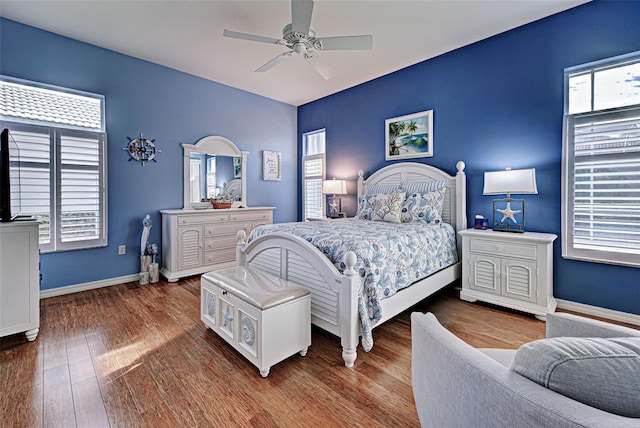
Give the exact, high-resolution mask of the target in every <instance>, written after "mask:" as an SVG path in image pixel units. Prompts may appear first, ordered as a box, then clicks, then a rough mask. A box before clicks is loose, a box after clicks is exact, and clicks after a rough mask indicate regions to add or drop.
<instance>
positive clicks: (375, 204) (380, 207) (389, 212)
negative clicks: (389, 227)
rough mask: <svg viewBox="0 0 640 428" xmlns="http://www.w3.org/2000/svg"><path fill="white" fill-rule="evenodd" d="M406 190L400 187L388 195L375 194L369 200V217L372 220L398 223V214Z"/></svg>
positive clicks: (399, 218)
mask: <svg viewBox="0 0 640 428" xmlns="http://www.w3.org/2000/svg"><path fill="white" fill-rule="evenodd" d="M405 195H406V192H404V191H403V190H401V189H398V190H396V191H395V192H393V193H391V194H390V195H375V196H374V197H373V198H372V199H370V200H369V205H370V206H371V219H372V220H373V221H386V222H389V223H400V222H401V221H402V219H401V217H400V214H401V212H402V204H403V202H404V197H405Z"/></svg>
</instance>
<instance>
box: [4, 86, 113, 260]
mask: <svg viewBox="0 0 640 428" xmlns="http://www.w3.org/2000/svg"><path fill="white" fill-rule="evenodd" d="M0 127H3V128H8V129H9V130H10V132H11V135H12V136H13V139H14V140H15V141H16V143H17V145H18V147H19V148H20V161H19V162H20V174H21V179H20V194H21V208H22V210H21V213H20V214H22V215H33V216H37V217H38V218H39V219H40V221H41V222H42V223H41V225H40V249H41V250H42V251H43V252H48V251H62V250H72V249H80V248H91V247H98V246H106V245H107V215H106V213H107V207H106V201H107V199H106V165H105V159H106V154H105V150H106V137H105V134H104V132H102V131H104V128H105V125H104V96H102V95H97V94H89V93H85V92H80V91H74V90H71V89H65V88H59V87H54V86H48V85H44V84H40V83H37V82H28V81H24V80H20V79H14V78H11V77H8V76H0Z"/></svg>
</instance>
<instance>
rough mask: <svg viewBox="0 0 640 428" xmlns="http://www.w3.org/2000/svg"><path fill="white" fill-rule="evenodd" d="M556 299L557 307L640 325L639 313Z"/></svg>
mask: <svg viewBox="0 0 640 428" xmlns="http://www.w3.org/2000/svg"><path fill="white" fill-rule="evenodd" d="M556 301H557V302H558V309H566V310H568V311H574V312H580V313H583V314H587V315H593V316H596V317H600V318H607V319H610V320H614V321H620V322H624V323H627V324H634V325H640V315H635V314H630V313H628V312H620V311H614V310H613V309H606V308H601V307H599V306H591V305H585V304H584V303H577V302H572V301H569V300H562V299H556Z"/></svg>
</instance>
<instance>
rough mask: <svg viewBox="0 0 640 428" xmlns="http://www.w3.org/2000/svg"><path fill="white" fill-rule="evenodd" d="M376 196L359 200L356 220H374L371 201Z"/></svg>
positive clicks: (363, 197) (366, 196)
mask: <svg viewBox="0 0 640 428" xmlns="http://www.w3.org/2000/svg"><path fill="white" fill-rule="evenodd" d="M375 196H376V195H364V196H362V197H360V199H359V200H358V211H357V212H356V218H358V219H360V220H372V217H373V210H372V209H371V204H370V203H369V201H370V200H371V199H373V198H374V197H375Z"/></svg>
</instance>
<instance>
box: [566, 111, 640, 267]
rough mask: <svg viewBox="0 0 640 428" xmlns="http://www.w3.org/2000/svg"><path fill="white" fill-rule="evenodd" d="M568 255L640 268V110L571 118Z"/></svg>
mask: <svg viewBox="0 0 640 428" xmlns="http://www.w3.org/2000/svg"><path fill="white" fill-rule="evenodd" d="M564 133H565V136H564V141H565V144H564V148H563V186H562V190H563V195H562V202H563V204H562V235H563V236H564V237H565V239H563V242H562V255H563V257H566V258H571V259H578V260H589V261H597V262H602V263H613V264H621V265H628V266H638V267H640V107H635V108H623V109H615V110H612V111H601V112H594V113H583V114H577V115H568V116H566V117H565V124H564Z"/></svg>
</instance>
